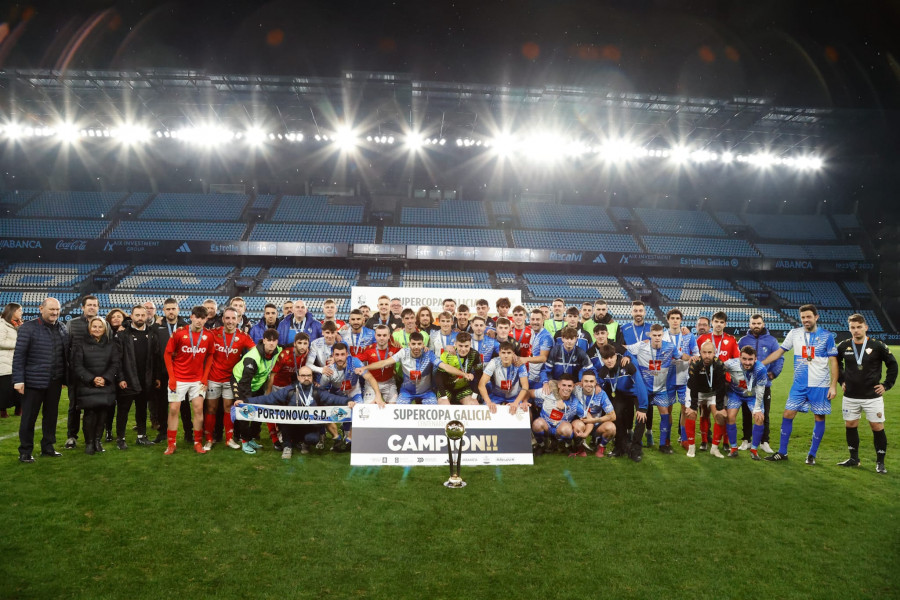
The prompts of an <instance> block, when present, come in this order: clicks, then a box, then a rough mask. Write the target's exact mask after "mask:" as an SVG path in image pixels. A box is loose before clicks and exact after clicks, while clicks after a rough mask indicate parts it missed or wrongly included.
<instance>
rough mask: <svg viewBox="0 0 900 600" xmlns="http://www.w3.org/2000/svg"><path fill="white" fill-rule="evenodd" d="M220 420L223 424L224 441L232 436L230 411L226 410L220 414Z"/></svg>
mask: <svg viewBox="0 0 900 600" xmlns="http://www.w3.org/2000/svg"><path fill="white" fill-rule="evenodd" d="M222 422H223V424H224V426H225V441H226V442H227V441H228V440H230V439H233V438H234V423H233V422H232V421H231V413H230V412H228V411H226V412H225V414H224V415H223V416H222Z"/></svg>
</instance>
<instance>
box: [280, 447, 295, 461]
mask: <svg viewBox="0 0 900 600" xmlns="http://www.w3.org/2000/svg"><path fill="white" fill-rule="evenodd" d="M292 456H294V449H293V448H291V447H290V446H287V447H285V449H284V450H282V451H281V458H283V459H284V460H289V459H290V458H291V457H292Z"/></svg>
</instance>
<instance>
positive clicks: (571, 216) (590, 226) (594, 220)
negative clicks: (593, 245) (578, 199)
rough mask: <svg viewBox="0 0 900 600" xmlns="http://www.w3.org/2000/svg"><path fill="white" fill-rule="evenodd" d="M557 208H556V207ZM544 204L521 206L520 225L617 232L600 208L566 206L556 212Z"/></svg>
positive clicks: (529, 203) (530, 203) (539, 227)
mask: <svg viewBox="0 0 900 600" xmlns="http://www.w3.org/2000/svg"><path fill="white" fill-rule="evenodd" d="M554 208H555V207H554ZM554 208H550V207H548V206H547V205H546V204H544V203H535V202H525V203H522V204H520V205H519V225H520V226H522V227H529V228H533V229H576V230H580V231H605V232H614V231H616V225H615V223H613V221H612V220H611V219H610V218H609V215H608V214H607V213H606V211H605V210H604V209H603V208H602V207H600V206H578V205H573V206H566V207H565V210H555V209H554Z"/></svg>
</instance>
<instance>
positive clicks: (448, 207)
mask: <svg viewBox="0 0 900 600" xmlns="http://www.w3.org/2000/svg"><path fill="white" fill-rule="evenodd" d="M400 222H401V223H402V224H404V225H447V226H451V227H487V226H488V225H489V223H488V218H487V213H486V212H485V210H484V204H483V203H481V202H472V201H466V200H444V201H442V202H441V204H440V206H438V207H437V208H424V207H420V206H404V207H403V210H402V212H401V214H400Z"/></svg>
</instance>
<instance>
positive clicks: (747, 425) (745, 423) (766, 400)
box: [741, 387, 772, 443]
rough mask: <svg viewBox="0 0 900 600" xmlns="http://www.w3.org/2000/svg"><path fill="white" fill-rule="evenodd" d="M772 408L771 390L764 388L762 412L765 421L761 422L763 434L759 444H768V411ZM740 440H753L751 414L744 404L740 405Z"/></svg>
mask: <svg viewBox="0 0 900 600" xmlns="http://www.w3.org/2000/svg"><path fill="white" fill-rule="evenodd" d="M771 407H772V388H771V387H767V388H766V395H765V396H763V411H764V413H765V420H764V421H763V434H762V439H761V440H760V443H763V442H765V443H768V442H769V409H770V408H771ZM741 439H742V440H746V441H748V442H749V441H750V440H752V439H753V412H752V411H751V410H750V407H749V406H748V405H747V403H746V402H742V403H741Z"/></svg>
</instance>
